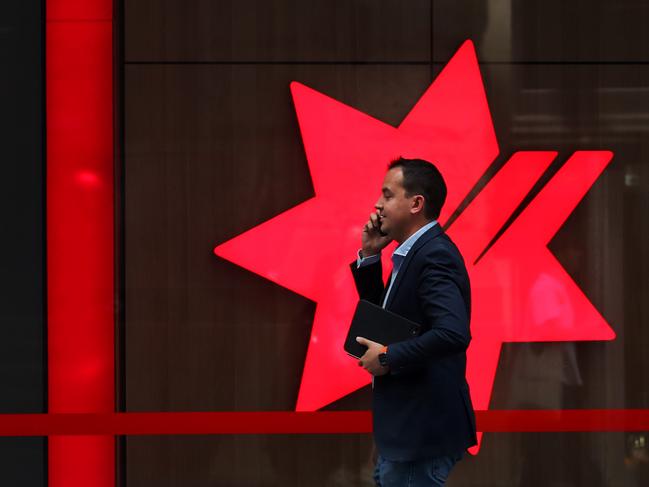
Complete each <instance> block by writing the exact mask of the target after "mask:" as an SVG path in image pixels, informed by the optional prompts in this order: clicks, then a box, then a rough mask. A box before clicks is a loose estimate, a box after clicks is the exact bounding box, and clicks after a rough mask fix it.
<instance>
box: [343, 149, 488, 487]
mask: <svg viewBox="0 0 649 487" xmlns="http://www.w3.org/2000/svg"><path fill="white" fill-rule="evenodd" d="M445 200H446V184H445V183H444V179H443V178H442V175H441V174H440V172H439V171H438V170H437V168H436V167H435V166H434V165H433V164H431V163H429V162H426V161H423V160H420V159H403V158H399V159H397V160H395V161H393V162H392V163H390V165H389V167H388V171H387V173H386V175H385V179H384V181H383V188H382V190H381V196H380V198H379V200H378V201H377V203H376V205H375V208H376V212H375V213H372V214H371V215H370V218H369V220H368V222H367V223H366V224H365V226H364V228H363V232H362V239H361V240H362V248H361V250H359V252H358V258H357V260H356V261H355V262H353V263H352V264H351V270H352V273H353V275H354V281H355V283H356V288H357V290H358V294H359V296H360V298H361V299H366V300H368V301H371V302H373V303H375V304H378V305H381V306H383V307H384V308H385V309H388V310H390V311H392V312H394V313H397V314H399V315H401V316H404V317H406V318H408V319H410V320H412V321H415V322H417V323H419V324H421V325H422V332H421V333H420V335H419V336H418V337H415V338H412V339H409V340H406V341H403V342H399V343H391V344H381V343H376V342H372V341H370V340H368V339H366V338H365V337H358V338H357V340H358V342H359V343H361V344H363V345H365V346H367V352H366V353H365V354H364V355H363V356H362V357H361V359H360V361H359V365H360V366H362V367H363V368H365V369H366V370H367V371H368V372H369V373H370V374H372V376H373V384H372V388H373V394H372V395H373V412H374V440H375V443H376V446H377V449H378V453H379V456H378V460H377V464H376V469H375V476H374V477H375V480H376V483H377V485H378V486H380V487H393V486H394V487H396V486H399V487H401V486H404V487H405V486H412V487H418V486H441V485H444V483H445V481H446V479H447V477H448V474H449V472H450V471H451V469H452V467H453V466H454V465H455V463H456V462H457V461H459V460H460V459H461V458H462V455H463V453H464V451H465V450H466V449H467V448H468V447H470V446H473V445H475V444H476V432H475V417H474V412H473V407H472V405H471V399H470V395H469V387H468V384H467V382H466V378H465V374H466V349H467V347H468V345H469V342H470V340H471V334H470V331H469V320H470V313H471V291H470V287H469V277H468V274H467V271H466V267H465V265H464V260H463V259H462V256H461V255H460V252H459V251H458V249H457V247H456V246H455V244H454V243H453V242H452V241H451V239H450V238H449V237H448V236H447V235H446V234H445V233H444V231H443V230H442V228H441V227H440V225H439V224H438V223H437V218H439V214H440V211H441V209H442V206H443V204H444V201H445ZM392 240H395V241H396V242H397V243H398V244H399V246H398V247H397V248H396V250H395V251H394V253H393V255H392V262H393V268H392V274H391V276H390V278H389V280H388V284H387V285H386V286H385V287H384V286H383V281H382V270H381V257H380V254H381V250H382V249H383V248H384V247H385V246H387V245H388V244H389V243H390V242H391V241H392ZM386 345H387V346H386Z"/></svg>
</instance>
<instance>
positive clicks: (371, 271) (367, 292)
mask: <svg viewBox="0 0 649 487" xmlns="http://www.w3.org/2000/svg"><path fill="white" fill-rule="evenodd" d="M349 267H350V269H351V271H352V275H353V276H354V284H356V290H357V291H358V296H359V298H360V299H365V300H366V301H369V302H371V303H374V304H377V305H380V301H381V295H382V294H383V268H382V266H381V260H380V259H379V260H378V261H377V262H375V263H374V264H369V265H364V266H362V267H357V264H356V261H354V262H352V263H351V264H350V265H349Z"/></svg>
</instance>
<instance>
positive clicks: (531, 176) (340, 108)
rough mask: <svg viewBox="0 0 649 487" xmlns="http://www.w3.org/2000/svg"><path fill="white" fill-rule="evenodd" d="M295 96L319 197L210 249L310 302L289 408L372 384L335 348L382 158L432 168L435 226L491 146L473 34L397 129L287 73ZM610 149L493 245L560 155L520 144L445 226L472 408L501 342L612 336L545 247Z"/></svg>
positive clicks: (586, 155)
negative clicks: (467, 323)
mask: <svg viewBox="0 0 649 487" xmlns="http://www.w3.org/2000/svg"><path fill="white" fill-rule="evenodd" d="M291 92H292V95H293V101H294V103H295V110H296V112H297V118H298V121H299V124H300V131H301V133H302V140H303V142H304V147H305V151H306V157H307V160H308V163H309V169H310V171H311V177H312V180H313V186H314V190H315V196H314V197H313V198H311V199H309V200H307V201H304V202H303V203H300V204H299V205H297V206H295V207H294V208H291V209H290V210H288V211H286V212H284V213H282V214H280V215H277V216H276V217H274V218H272V219H270V220H268V221H266V222H264V223H262V224H261V225H258V226H256V227H254V228H252V229H251V230H248V231H247V232H245V233H243V234H241V235H239V236H237V237H235V238H233V239H231V240H229V241H227V242H225V243H224V244H222V245H219V246H217V247H216V248H215V249H214V253H215V254H216V255H218V256H220V257H222V258H224V259H227V260H229V261H231V262H233V263H235V264H237V265H239V266H241V267H244V268H246V269H248V270H250V271H252V272H255V273H257V274H259V275H261V276H263V277H265V278H266V279H269V280H271V281H273V282H275V283H277V284H279V285H281V286H284V287H286V288H288V289H290V290H292V291H294V292H296V293H298V294H301V295H303V296H305V297H306V298H308V299H311V300H313V301H315V302H316V303H317V307H316V312H315V316H314V320H313V327H312V330H311V339H310V342H309V348H308V351H307V356H306V362H305V364H304V371H303V373H302V382H301V385H300V390H299V394H298V398H297V404H296V410H297V411H314V410H317V409H319V408H322V407H324V406H326V405H327V404H330V403H332V402H334V401H336V400H337V399H340V398H342V397H343V396H345V395H347V394H349V393H351V392H353V391H355V390H357V389H358V388H360V387H363V386H365V385H367V384H368V383H369V382H370V377H369V375H368V374H367V373H366V372H365V371H364V370H362V369H361V368H359V367H358V366H357V365H356V361H354V360H350V359H349V357H348V356H347V355H346V354H345V353H344V352H343V342H344V339H345V335H346V332H347V327H348V325H349V323H350V320H351V316H352V314H353V311H354V308H355V305H356V302H357V299H358V296H357V294H356V289H355V287H354V283H353V280H352V276H351V273H350V272H349V268H348V264H349V262H351V261H352V260H354V258H355V256H356V251H357V249H358V247H359V245H360V233H361V227H362V225H363V224H364V222H365V221H367V215H368V214H369V213H370V211H372V210H373V205H374V202H375V201H376V199H377V198H378V192H379V189H380V187H381V183H382V181H383V176H384V174H385V171H386V167H387V163H388V162H389V161H390V160H392V159H394V158H396V157H398V156H403V157H407V158H422V159H426V160H429V161H432V162H434V163H435V164H436V165H437V167H438V168H439V169H440V171H441V172H442V174H443V175H444V178H445V179H446V183H447V186H448V197H447V200H446V204H445V206H444V209H443V212H442V214H441V216H440V219H439V221H440V223H442V224H443V223H445V222H446V221H447V220H448V217H449V216H450V215H451V214H452V213H453V211H454V210H455V209H456V208H457V207H458V205H459V204H460V203H461V201H462V200H463V199H464V197H465V196H466V195H467V194H468V193H469V191H470V190H471V188H472V187H473V186H474V185H475V183H476V182H477V181H478V179H479V178H480V177H481V176H482V175H483V174H484V172H485V171H486V170H487V168H488V167H489V165H490V164H491V163H492V161H493V160H494V159H495V157H496V156H497V155H498V152H499V149H498V142H497V140H496V136H495V133H494V128H493V123H492V120H491V114H490V112H489V106H488V105H487V99H486V96H485V92H484V87H483V83H482V78H481V76H480V70H479V66H478V62H477V59H476V55H475V50H474V47H473V44H472V43H471V41H466V42H465V43H464V44H463V45H462V47H461V48H460V49H459V50H458V52H457V53H456V54H455V55H454V56H453V58H452V59H451V60H450V61H449V63H448V64H447V65H446V67H445V68H444V70H443V71H442V72H441V73H440V74H439V76H438V77H437V78H436V79H435V81H434V82H433V83H432V84H431V85H430V87H429V88H428V89H427V90H426V92H425V93H424V94H423V96H422V97H421V98H420V99H419V101H418V102H417V103H416V105H415V106H414V107H413V108H412V110H411V111H410V113H409V114H408V115H407V116H406V118H405V119H404V120H403V121H402V122H401V124H400V125H399V126H398V127H393V126H391V125H388V124H386V123H383V122H381V121H380V120H377V119H375V118H372V117H370V116H369V115H366V114H365V113H362V112H359V111H358V110H355V109H354V108H352V107H350V106H348V105H345V104H343V103H341V102H338V101H336V100H334V99H332V98H330V97H328V96H326V95H324V94H322V93H319V92H317V91H315V90H313V89H311V88H308V87H307V86H304V85H302V84H300V83H297V82H293V83H291ZM612 155H613V154H612V153H611V152H608V151H579V152H575V153H574V154H572V155H571V156H570V158H569V159H568V160H567V161H566V163H565V164H564V165H563V166H562V167H561V169H559V171H558V172H557V173H556V174H555V176H554V177H553V178H552V179H551V180H550V181H549V182H548V183H547V184H546V185H545V186H544V187H543V189H542V190H541V191H540V193H539V194H538V195H537V196H536V197H535V198H534V199H533V200H532V201H531V202H530V204H529V205H528V206H527V207H526V208H525V209H524V210H523V211H522V212H521V213H520V214H519V216H518V217H517V218H516V219H515V220H514V221H513V222H512V223H511V225H510V226H509V227H508V228H507V229H506V231H505V232H504V233H503V234H502V235H500V237H499V238H498V239H497V240H495V243H494V242H492V240H493V239H494V237H495V236H496V234H497V233H498V231H499V230H500V229H501V228H502V227H503V225H504V224H505V222H506V221H507V220H508V219H509V217H510V216H511V215H512V213H513V212H514V210H515V209H516V207H517V206H518V205H519V203H520V202H521V201H522V200H523V198H524V197H525V196H526V195H527V194H528V192H529V191H530V189H531V188H532V186H533V185H534V184H535V183H536V182H537V181H538V180H539V178H540V177H541V175H542V174H543V172H544V171H545V170H546V169H547V168H548V166H549V165H550V163H551V162H552V161H553V160H554V158H555V157H556V156H557V153H556V152H532V151H530V152H517V153H515V154H514V155H513V156H512V157H511V158H510V159H509V160H508V161H507V163H506V164H505V165H504V166H503V167H502V169H500V170H499V172H498V173H497V174H496V175H495V176H494V177H493V178H492V179H491V181H489V183H488V184H487V186H486V187H485V188H484V189H483V190H482V192H481V193H480V194H478V196H476V198H475V199H473V201H472V202H471V204H470V205H469V206H468V207H467V208H466V209H465V210H464V211H463V212H462V213H461V214H460V215H459V216H458V217H457V219H456V220H455V221H454V222H453V224H452V225H451V226H450V227H449V228H448V229H447V233H448V234H449V236H450V237H451V238H452V239H453V240H454V241H455V243H456V244H457V246H458V247H459V249H460V251H461V252H462V255H463V256H464V259H465V262H466V265H467V269H468V271H469V275H470V278H471V288H472V301H473V303H472V319H471V333H472V336H473V340H472V342H471V345H470V346H469V349H468V351H467V360H468V363H467V378H468V382H469V385H470V388H471V397H472V400H473V405H474V407H475V408H476V409H479V410H484V409H488V407H489V400H490V397H491V390H492V386H493V382H494V377H495V374H496V368H497V365H498V357H499V354H500V348H501V346H502V344H503V343H504V342H539V341H543V342H548V341H577V340H612V339H613V338H615V333H614V332H613V330H612V329H611V328H610V326H609V325H608V324H607V323H606V321H605V320H604V319H603V318H602V316H601V315H600V314H599V312H598V311H597V310H596V309H595V308H594V306H593V305H592V304H591V302H590V301H589V300H588V298H587V297H586V296H585V295H584V294H583V292H582V291H581V290H580V289H579V287H578V286H577V285H576V284H575V282H574V281H573V280H572V279H571V278H570V276H569V275H568V274H567V273H566V271H565V270H564V269H563V267H562V266H561V265H560V264H559V262H558V261H557V260H556V259H555V257H554V256H553V255H552V254H551V253H550V251H549V250H548V248H547V245H548V243H549V242H550V240H551V239H552V237H553V236H554V235H555V234H556V232H557V231H558V230H559V228H560V227H561V225H563V223H564V222H565V221H566V219H567V218H568V216H569V215H570V213H571V212H572V211H573V210H574V208H575V207H576V206H577V204H578V203H579V201H581V199H582V198H583V197H584V195H585V194H586V193H587V192H588V190H589V188H590V187H591V185H592V184H593V183H594V182H595V180H596V179H597V178H598V177H599V175H600V174H601V173H602V171H603V170H604V169H605V168H606V166H607V165H608V163H609V162H610V160H611V158H612ZM260 243H261V244H262V245H259V244H260ZM393 246H394V244H393ZM392 248H393V247H392ZM485 249H486V251H485ZM390 255H391V251H390V248H388V249H386V251H385V252H384V253H383V259H384V266H383V268H384V270H385V274H386V276H387V274H388V273H389V272H390V269H391V265H390V260H389V256H390ZM384 277H385V276H384Z"/></svg>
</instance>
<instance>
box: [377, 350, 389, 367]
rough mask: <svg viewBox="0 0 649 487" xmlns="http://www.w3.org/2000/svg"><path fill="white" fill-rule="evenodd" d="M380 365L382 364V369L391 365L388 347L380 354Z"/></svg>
mask: <svg viewBox="0 0 649 487" xmlns="http://www.w3.org/2000/svg"><path fill="white" fill-rule="evenodd" d="M379 363H380V364H381V367H388V366H389V365H390V364H388V347H387V346H386V347H383V348H382V349H381V352H380V353H379Z"/></svg>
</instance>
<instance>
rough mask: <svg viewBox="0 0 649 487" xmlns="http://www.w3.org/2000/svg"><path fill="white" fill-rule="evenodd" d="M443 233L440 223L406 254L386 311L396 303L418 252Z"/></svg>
mask: <svg viewBox="0 0 649 487" xmlns="http://www.w3.org/2000/svg"><path fill="white" fill-rule="evenodd" d="M443 232H444V230H442V226H441V225H440V224H439V222H438V223H437V225H435V226H434V227H432V228H431V229H429V230H428V231H427V232H426V233H424V234H423V235H422V236H421V237H419V238H418V239H417V241H416V242H415V245H413V246H412V248H411V249H410V250H409V251H408V253H407V254H406V258H405V259H404V260H403V263H402V264H401V267H400V268H399V273H398V274H397V278H396V280H395V281H394V285H393V286H392V289H390V295H389V296H388V301H387V303H385V309H389V308H390V305H391V304H392V301H394V297H395V296H396V294H397V291H398V290H399V285H400V284H401V282H402V281H403V279H404V276H405V275H406V272H407V271H408V265H409V264H410V262H411V261H412V259H413V257H414V255H415V254H416V253H417V251H418V250H419V249H420V248H422V247H423V246H424V245H425V244H426V242H428V241H429V240H431V239H433V238H435V237H437V236H438V235H441V234H442V233H443ZM388 286H389V283H388V285H387V286H386V290H387V288H388ZM384 294H385V291H384ZM382 302H383V298H381V303H382Z"/></svg>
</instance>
